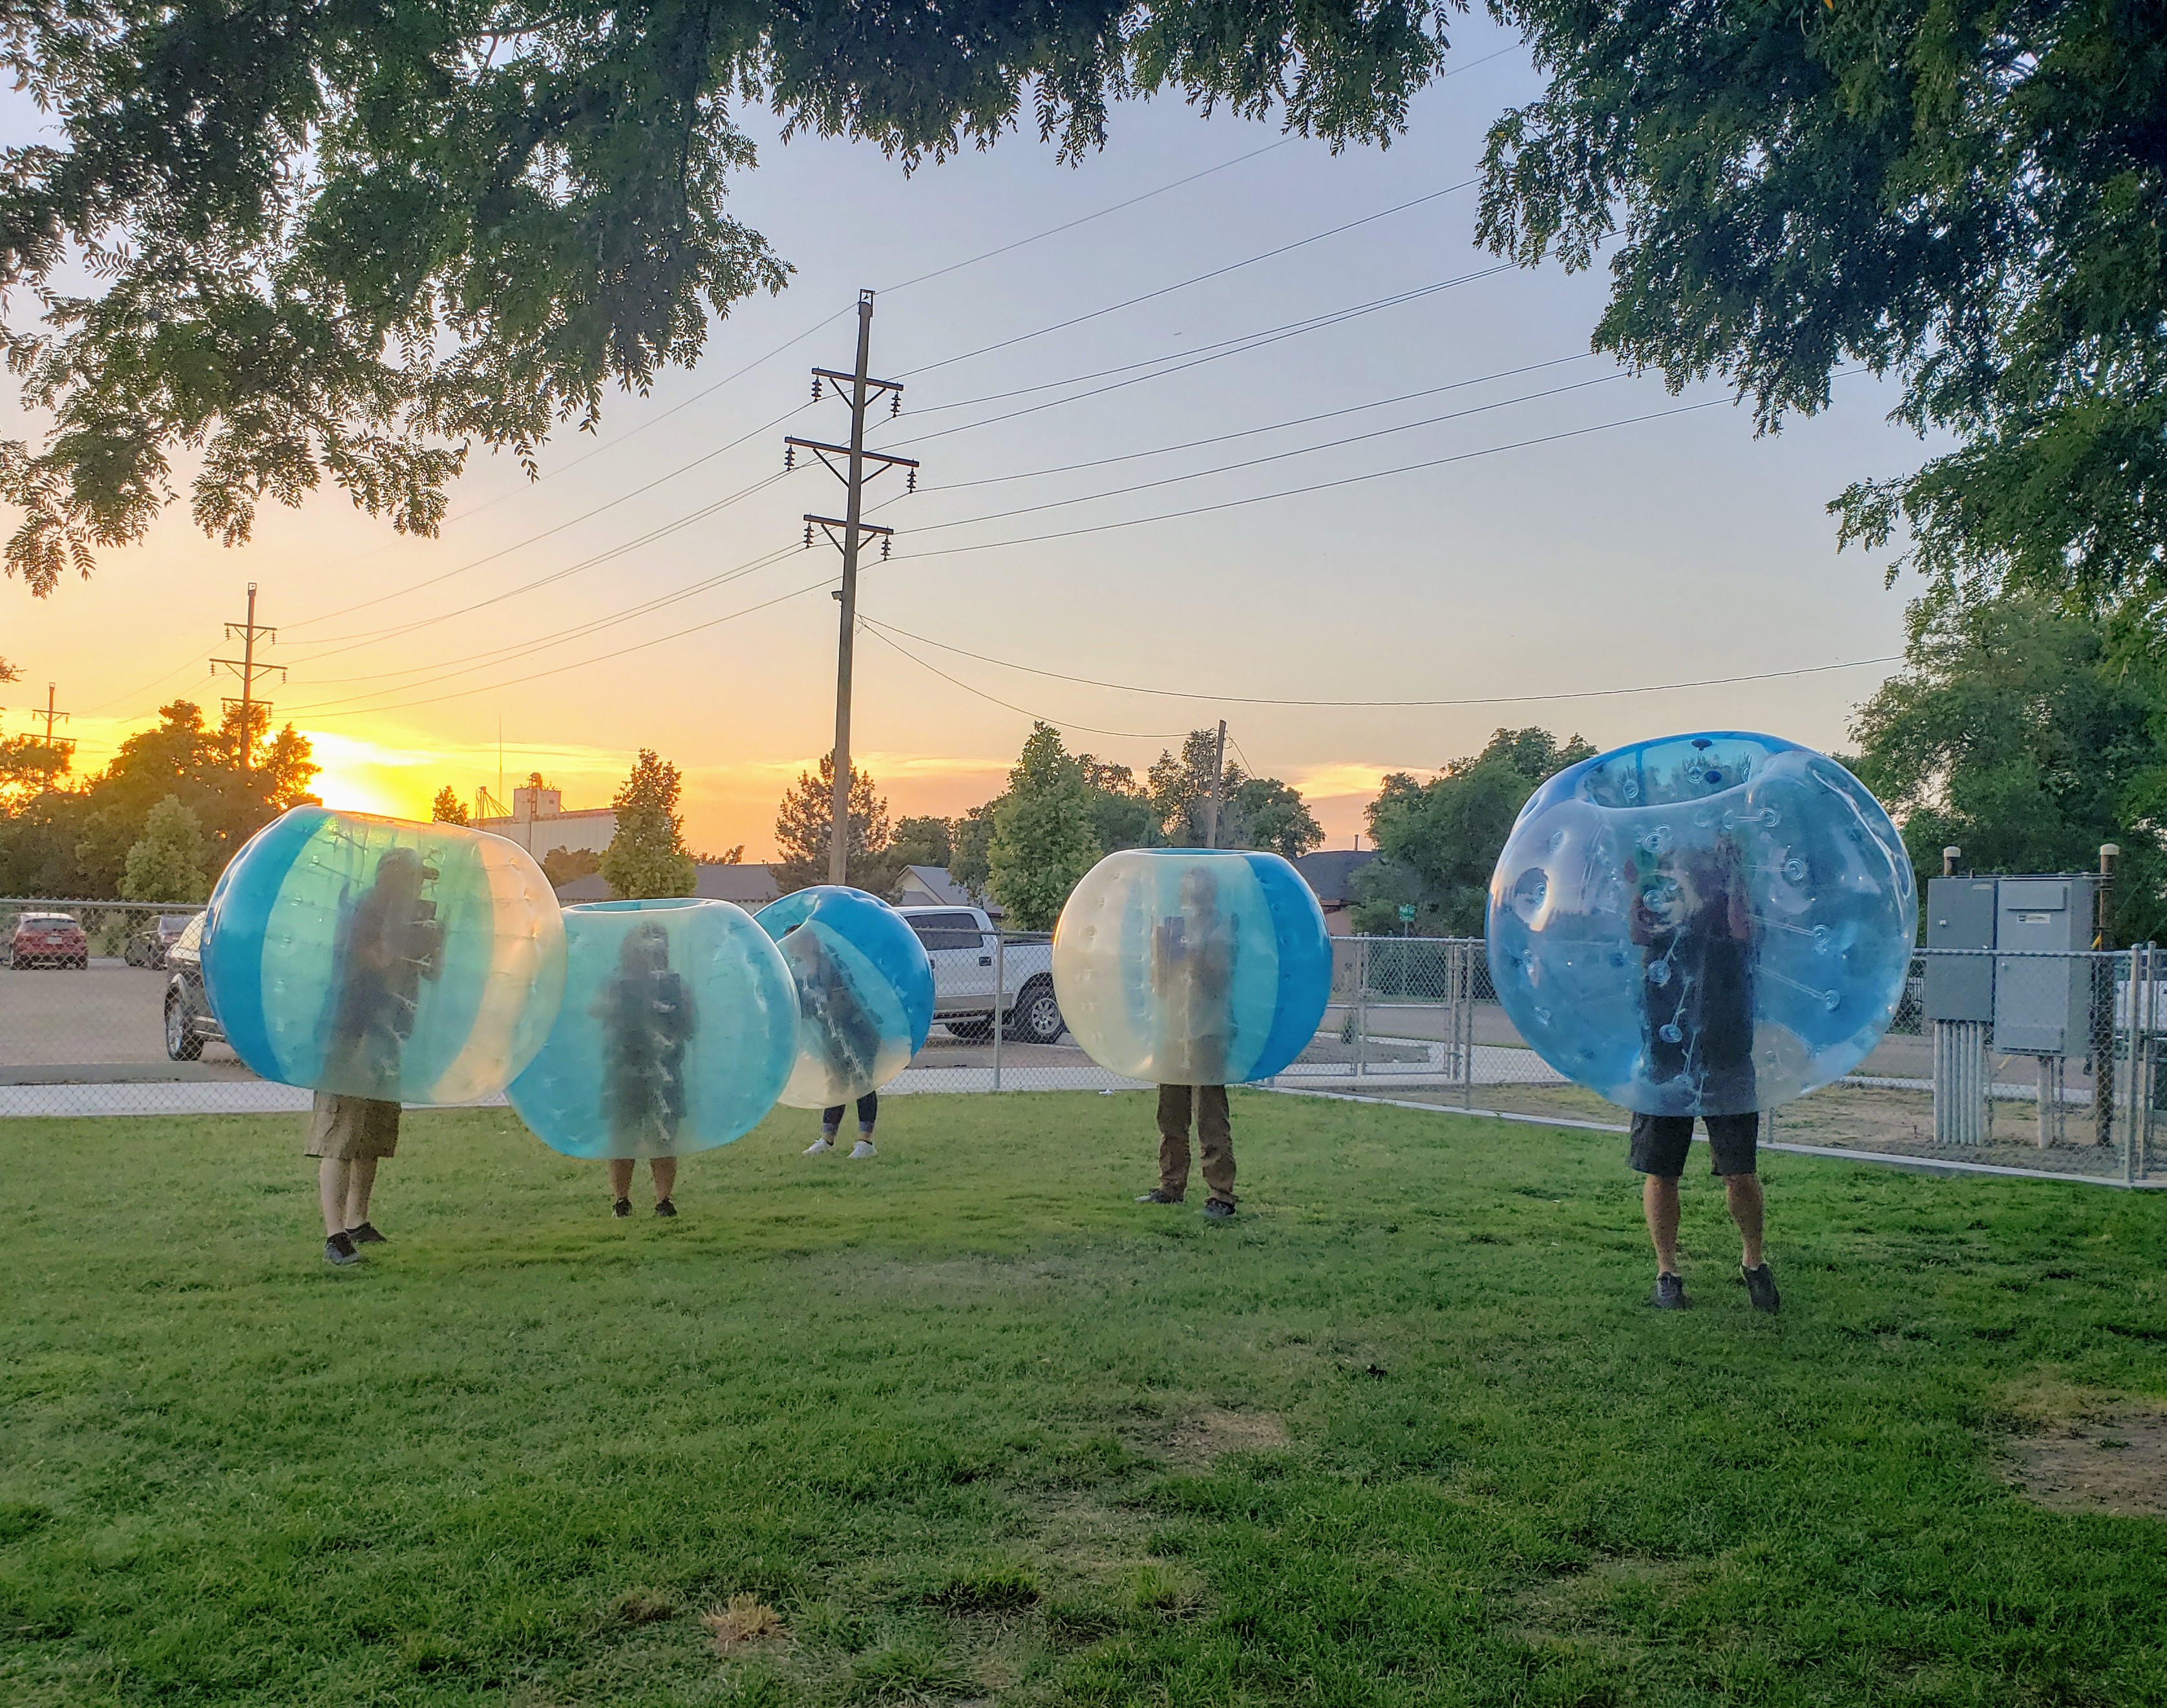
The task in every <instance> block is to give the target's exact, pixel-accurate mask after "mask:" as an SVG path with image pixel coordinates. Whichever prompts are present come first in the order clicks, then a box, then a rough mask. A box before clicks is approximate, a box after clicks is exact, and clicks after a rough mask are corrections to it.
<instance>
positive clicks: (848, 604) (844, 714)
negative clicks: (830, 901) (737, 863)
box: [782, 291, 918, 884]
mask: <svg viewBox="0 0 2167 1708" xmlns="http://www.w3.org/2000/svg"><path fill="white" fill-rule="evenodd" d="M872 340H873V293H872V292H871V291H860V292H859V293H858V364H857V368H856V372H854V373H836V372H835V371H834V369H833V368H814V369H813V402H815V403H818V402H819V401H820V396H821V385H822V383H823V382H826V383H828V384H829V385H830V386H831V387H833V389H834V393H835V394H836V395H837V396H838V397H843V396H845V395H847V396H848V398H849V400H850V443H849V444H847V445H831V444H829V443H827V442H824V441H822V440H819V439H800V438H797V436H794V435H792V436H787V437H785V438H784V440H783V442H782V445H783V452H782V466H783V467H784V468H795V467H796V466H797V453H798V452H800V451H810V452H812V453H813V455H814V456H815V457H819V459H820V461H821V462H822V463H825V464H826V465H827V468H828V472H829V473H831V474H833V475H834V477H835V478H836V479H839V480H840V481H841V482H842V483H843V489H844V493H845V498H844V502H843V514H842V515H841V516H814V515H813V514H811V513H810V512H809V511H808V513H807V515H806V517H805V543H806V545H807V547H808V548H809V547H811V546H812V544H813V529H814V528H816V527H817V528H819V530H820V531H821V532H823V533H824V534H825V535H827V537H828V538H829V541H830V542H833V544H834V546H835V547H836V548H837V549H838V550H839V551H840V552H841V553H842V554H843V584H842V586H841V588H840V590H838V591H837V592H836V594H835V595H834V596H835V598H836V599H838V600H840V601H841V603H842V607H843V610H842V632H841V634H840V637H839V638H838V640H837V641H836V643H835V753H834V767H835V775H834V792H833V794H832V795H831V796H829V814H830V823H829V833H828V835H829V841H828V881H829V883H831V884H840V883H845V882H846V881H848V879H849V867H850V664H851V657H850V653H851V643H852V642H853V641H854V640H855V639H856V635H857V627H858V547H859V543H860V542H861V540H862V539H863V538H864V537H865V536H866V535H868V534H877V535H878V536H879V537H880V542H881V556H882V558H886V557H887V550H888V542H890V541H891V540H893V538H894V537H895V530H894V529H893V528H884V527H882V526H879V525H878V524H877V523H874V522H868V521H865V520H864V516H865V488H866V463H876V464H877V465H878V467H877V468H875V469H874V470H873V473H875V474H882V473H886V472H887V470H889V469H891V468H904V469H908V470H909V485H908V486H907V487H906V488H905V490H907V491H910V492H915V491H916V490H917V489H918V463H917V462H916V460H915V459H914V458H912V457H890V456H888V455H887V454H886V453H885V452H879V451H868V450H866V405H867V404H868V403H870V402H872V401H873V400H874V399H877V398H878V397H879V396H880V395H881V394H882V393H883V392H885V393H887V395H888V399H889V405H888V414H889V415H891V416H893V415H895V414H896V412H897V411H898V410H900V409H902V407H903V387H902V385H901V384H900V383H898V382H897V381H895V380H893V379H874V378H871V377H869V375H868V374H867V373H866V363H867V362H869V361H870V360H871V359H872ZM845 387H848V388H849V390H848V393H847V394H845V389H844V388H845ZM837 457H840V458H841V459H842V463H841V465H840V467H839V466H838V465H837V463H836V462H835V460H834V459H835V458H837ZM838 529H840V533H839V532H838V531H837V530H838Z"/></svg>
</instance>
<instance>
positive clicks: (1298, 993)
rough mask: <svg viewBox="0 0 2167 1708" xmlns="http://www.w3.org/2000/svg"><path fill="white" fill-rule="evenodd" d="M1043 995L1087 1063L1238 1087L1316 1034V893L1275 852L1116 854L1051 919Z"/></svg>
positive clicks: (1321, 988)
mask: <svg viewBox="0 0 2167 1708" xmlns="http://www.w3.org/2000/svg"><path fill="white" fill-rule="evenodd" d="M1053 988H1054V991H1055V993H1056V994H1057V996H1058V997H1059V998H1060V1002H1061V1013H1062V1018H1063V1019H1065V1020H1067V1021H1068V1029H1069V1031H1070V1032H1071V1033H1072V1034H1074V1036H1075V1039H1076V1041H1077V1042H1078V1044H1082V1045H1083V1046H1084V1052H1085V1054H1087V1055H1089V1056H1090V1058H1091V1060H1094V1061H1095V1062H1097V1063H1098V1064H1099V1066H1101V1067H1103V1068H1106V1069H1109V1070H1110V1071H1113V1072H1115V1073H1118V1074H1124V1075H1126V1076H1128V1077H1129V1078H1131V1079H1140V1080H1148V1081H1153V1082H1154V1083H1157V1084H1159V1085H1188V1086H1217V1085H1238V1084H1240V1083H1241V1082H1242V1081H1245V1080H1256V1079H1269V1077H1270V1076H1272V1075H1274V1074H1275V1073H1277V1072H1278V1071H1280V1069H1281V1068H1283V1067H1285V1066H1286V1065H1287V1064H1288V1063H1289V1062H1290V1061H1292V1060H1294V1059H1295V1057H1296V1056H1297V1055H1301V1052H1302V1051H1303V1050H1305V1049H1306V1048H1307V1047H1308V1045H1309V1042H1310V1040H1311V1039H1312V1038H1314V1037H1315V1036H1316V1035H1317V1023H1319V1022H1320V1021H1322V1019H1323V1018H1324V1007H1325V1003H1326V1002H1327V1000H1329V998H1330V997H1331V994H1332V944H1331V940H1330V939H1328V938H1327V936H1326V935H1325V930H1324V912H1323V910H1322V908H1320V907H1318V906H1317V896H1316V895H1315V894H1314V893H1313V892H1312V891H1311V889H1310V887H1309V886H1308V885H1307V884H1306V882H1304V881H1303V880H1302V876H1301V873H1299V872H1297V871H1296V870H1295V869H1294V868H1293V867H1292V866H1290V865H1288V864H1287V863H1286V862H1285V860H1283V859H1280V857H1279V856H1278V855H1277V854H1258V853H1253V852H1251V851H1249V850H1246V849H1242V850H1220V849H1200V848H1152V849H1142V848H1139V849H1123V850H1121V852H1120V853H1118V854H1108V855H1107V856H1106V858H1105V859H1102V860H1100V861H1099V864H1098V865H1095V866H1094V867H1092V868H1091V870H1089V872H1088V873H1086V874H1085V875H1084V881H1083V882H1082V883H1080V884H1078V886H1076V889H1075V892H1074V893H1073V895H1071V896H1069V898H1068V906H1066V907H1063V908H1062V910H1061V920H1060V923H1059V924H1057V926H1056V927H1055V928H1054V933H1053Z"/></svg>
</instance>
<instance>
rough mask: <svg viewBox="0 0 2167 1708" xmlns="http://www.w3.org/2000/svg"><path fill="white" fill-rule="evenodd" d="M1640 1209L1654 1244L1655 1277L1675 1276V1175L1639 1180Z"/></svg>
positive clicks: (1676, 1236) (1654, 1175) (1676, 1253)
mask: <svg viewBox="0 0 2167 1708" xmlns="http://www.w3.org/2000/svg"><path fill="white" fill-rule="evenodd" d="M1640 1208H1641V1209H1642V1210H1644V1211H1645V1212H1646V1214H1647V1217H1648V1237H1649V1238H1650V1240H1654V1241H1655V1242H1656V1274H1658V1275H1676V1274H1677V1272H1678V1182H1677V1176H1676V1175H1672V1176H1671V1177H1669V1178H1668V1179H1666V1178H1665V1177H1663V1176H1661V1175H1660V1174H1649V1175H1643V1176H1642V1177H1640Z"/></svg>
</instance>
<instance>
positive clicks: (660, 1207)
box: [654, 1198, 677, 1216]
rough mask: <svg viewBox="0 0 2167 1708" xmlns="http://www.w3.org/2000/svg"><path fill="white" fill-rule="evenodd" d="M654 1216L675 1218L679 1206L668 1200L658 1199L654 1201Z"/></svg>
mask: <svg viewBox="0 0 2167 1708" xmlns="http://www.w3.org/2000/svg"><path fill="white" fill-rule="evenodd" d="M654 1214H656V1215H658V1216H674V1215H676V1214H677V1206H676V1205H675V1204H673V1203H670V1200H669V1199H668V1198H657V1199H655V1201H654Z"/></svg>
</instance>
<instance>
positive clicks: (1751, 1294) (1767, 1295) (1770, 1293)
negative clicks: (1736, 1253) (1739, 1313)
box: [1739, 1263, 1783, 1316]
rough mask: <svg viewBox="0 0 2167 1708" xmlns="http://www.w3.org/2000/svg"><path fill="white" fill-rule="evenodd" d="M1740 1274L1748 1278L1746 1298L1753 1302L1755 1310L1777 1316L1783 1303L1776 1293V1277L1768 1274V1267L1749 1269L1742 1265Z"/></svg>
mask: <svg viewBox="0 0 2167 1708" xmlns="http://www.w3.org/2000/svg"><path fill="white" fill-rule="evenodd" d="M1739 1273H1740V1275H1743V1276H1744V1277H1746V1298H1750V1299H1751V1300H1752V1301H1753V1309H1756V1310H1757V1311H1766V1312H1767V1313H1768V1314H1769V1315H1770V1316H1773V1315H1775V1314H1776V1312H1777V1310H1778V1308H1779V1307H1780V1306H1781V1305H1782V1304H1783V1299H1782V1298H1780V1297H1779V1296H1778V1293H1777V1292H1776V1277H1774V1276H1772V1275H1771V1274H1770V1273H1769V1272H1768V1266H1767V1264H1765V1263H1764V1264H1762V1266H1760V1267H1759V1268H1758V1269H1747V1268H1746V1267H1745V1266H1742V1265H1741V1266H1740V1268H1739Z"/></svg>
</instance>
